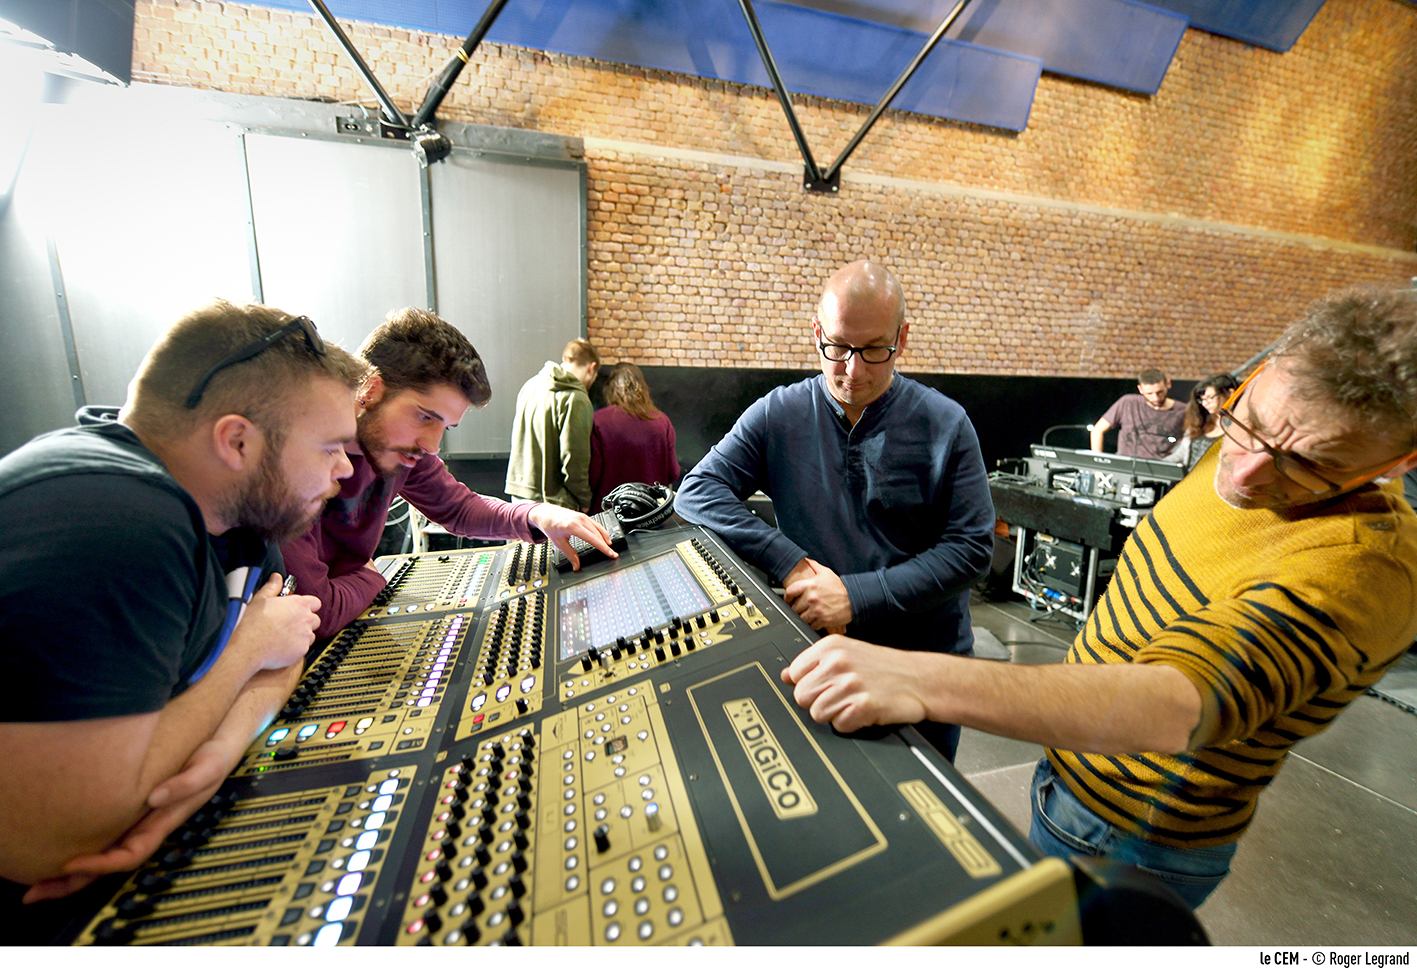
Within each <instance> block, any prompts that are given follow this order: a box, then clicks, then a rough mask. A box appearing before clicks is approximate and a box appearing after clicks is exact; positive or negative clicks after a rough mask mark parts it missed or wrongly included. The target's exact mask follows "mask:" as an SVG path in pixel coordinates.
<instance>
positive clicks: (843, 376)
mask: <svg viewBox="0 0 1417 974" xmlns="http://www.w3.org/2000/svg"><path fill="white" fill-rule="evenodd" d="M811 325H812V341H813V344H814V345H815V346H816V350H817V353H818V356H819V360H820V364H821V375H819V376H814V377H812V378H810V379H807V380H805V381H803V382H798V383H796V384H794V385H790V386H784V387H782V388H779V389H774V390H773V391H772V392H770V393H768V394H767V395H766V396H764V397H763V398H762V399H760V400H758V402H756V403H754V404H753V405H752V406H750V407H749V408H748V410H747V411H746V412H745V413H744V414H743V415H742V417H740V418H739V420H738V422H737V424H735V425H734V427H733V429H732V430H731V431H730V432H729V433H728V435H727V436H725V437H724V438H723V440H722V442H720V443H719V444H718V445H717V446H715V447H714V448H713V450H711V451H710V452H709V455H708V456H706V457H705V458H704V459H703V461H701V462H700V463H699V465H698V466H696V467H695V468H694V469H693V470H692V471H691V472H690V473H689V474H688V476H686V477H685V478H684V483H683V485H682V487H681V488H680V492H679V496H678V498H677V500H676V502H675V510H676V511H677V512H678V513H679V515H680V516H681V517H683V518H685V519H686V520H689V521H693V522H695V523H698V524H702V525H705V526H706V527H709V528H711V529H713V530H714V531H716V532H717V533H718V534H719V535H720V536H722V537H723V539H724V540H725V541H726V542H727V543H728V544H729V545H730V546H731V547H732V548H733V550H734V551H736V552H737V553H738V554H739V555H740V556H741V557H742V558H743V559H744V560H746V561H748V562H751V563H752V564H755V565H757V566H758V567H759V568H762V569H763V570H764V571H766V572H768V573H769V574H771V575H772V576H773V577H775V578H780V579H782V581H783V583H784V585H785V591H784V597H785V598H786V600H787V602H788V603H789V604H790V605H791V606H792V608H793V610H794V611H795V612H796V613H797V614H798V615H799V616H800V617H801V618H802V620H803V621H804V622H806V623H807V624H808V625H809V626H811V627H812V628H814V629H818V630H825V631H827V632H836V633H843V632H844V633H848V634H850V635H852V636H856V637H858V638H861V639H867V640H872V641H877V642H883V643H887V644H888V645H891V646H898V647H901V648H904V649H911V650H927V651H933V653H947V654H961V655H968V654H970V653H971V652H972V650H973V646H974V635H973V630H972V629H971V627H970V618H969V586H970V585H971V584H972V583H973V582H974V581H975V580H976V579H978V578H979V577H980V575H981V574H982V573H983V572H985V571H986V570H987V569H988V567H989V563H990V559H991V557H992V554H993V532H994V506H993V502H992V501H991V500H990V497H989V485H988V478H987V475H986V473H985V470H984V460H983V457H982V456H981V454H980V452H979V441H978V439H977V437H976V436H975V433H974V427H973V426H972V425H971V424H970V422H969V418H968V417H967V416H966V415H965V413H964V410H963V409H962V408H961V407H960V406H959V404H958V403H956V402H954V401H953V400H951V399H948V398H946V397H945V396H943V395H942V394H940V393H938V392H936V391H935V390H933V389H930V388H928V387H927V386H924V385H921V384H920V383H918V382H915V381H913V380H911V379H907V378H906V377H905V376H902V375H900V374H898V373H897V372H896V368H897V366H898V364H899V362H900V358H901V355H902V354H903V353H904V352H905V350H906V343H907V341H908V338H909V334H910V324H909V323H908V322H907V321H906V320H905V297H904V293H903V291H902V289H901V286H900V282H899V281H897V280H896V278H895V275H893V274H892V273H891V272H890V271H889V270H887V269H886V268H885V267H883V266H881V265H879V264H876V263H872V262H870V261H857V262H856V263H854V264H850V265H848V266H846V267H844V268H842V269H841V270H839V271H837V272H836V273H835V274H834V275H832V277H831V278H830V279H829V280H828V281H827V283H826V287H825V289H824V290H823V293H822V298H821V301H820V302H819V304H818V306H817V313H816V315H815V316H814V317H813V318H812V322H811ZM758 490H761V491H764V492H766V493H767V494H768V495H769V496H770V497H772V499H773V509H774V513H775V514H776V518H777V527H776V528H772V527H769V526H768V525H767V524H765V523H764V522H763V521H761V520H759V519H758V518H757V517H755V516H754V515H753V514H752V513H751V512H750V511H749V510H748V508H747V507H746V505H745V504H744V503H743V500H744V498H746V497H748V496H749V495H751V494H752V493H753V492H754V491H758ZM921 730H922V732H923V733H924V734H925V736H926V737H927V738H929V739H930V741H931V743H933V744H934V745H935V746H936V747H937V748H938V749H939V750H940V751H941V752H942V753H943V754H945V756H946V757H949V758H950V759H951V760H953V758H954V753H955V748H956V746H957V743H958V740H959V728H958V727H957V726H941V725H937V724H926V725H924V726H922V727H921Z"/></svg>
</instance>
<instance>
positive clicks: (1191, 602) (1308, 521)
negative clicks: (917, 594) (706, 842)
mask: <svg viewBox="0 0 1417 974" xmlns="http://www.w3.org/2000/svg"><path fill="white" fill-rule="evenodd" d="M1276 348H1277V351H1275V353H1274V354H1273V356H1272V357H1271V358H1270V359H1269V360H1268V361H1267V362H1266V363H1265V365H1264V366H1262V367H1261V368H1260V369H1259V370H1257V371H1256V372H1255V373H1254V374H1253V375H1251V376H1250V378H1249V380H1248V381H1247V382H1246V383H1245V384H1244V385H1243V386H1241V388H1240V389H1238V390H1237V391H1236V393H1235V395H1233V396H1232V397H1231V399H1230V401H1229V402H1228V403H1227V404H1226V408H1225V409H1223V410H1222V413H1221V415H1222V427H1223V428H1224V430H1225V438H1224V440H1223V441H1222V443H1221V448H1220V449H1219V450H1212V451H1210V453H1209V454H1208V455H1207V457H1206V458H1205V459H1204V460H1203V461H1202V462H1201V463H1200V464H1198V465H1197V466H1196V468H1195V470H1193V471H1192V473H1191V474H1190V475H1189V476H1188V477H1187V478H1186V479H1185V480H1184V481H1182V482H1181V483H1180V484H1179V485H1178V486H1177V487H1176V488H1175V489H1173V490H1172V491H1171V492H1170V493H1169V494H1167V495H1166V497H1165V498H1163V500H1162V501H1161V503H1159V504H1158V505H1157V506H1156V509H1155V511H1154V512H1153V514H1152V515H1151V516H1150V517H1149V518H1147V519H1146V520H1145V521H1144V522H1143V523H1142V524H1141V525H1140V526H1139V527H1138V528H1137V529H1136V531H1135V532H1134V533H1133V534H1132V537H1131V538H1130V539H1129V540H1128V541H1127V544H1126V546H1125V548H1124V549H1123V551H1122V555H1121V558H1120V559H1119V561H1118V564H1117V571H1116V574H1115V575H1114V576H1113V578H1112V581H1111V583H1110V584H1109V585H1108V587H1107V591H1106V592H1105V594H1104V595H1103V597H1102V599H1101V601H1100V602H1099V603H1098V605H1097V608H1096V609H1095V611H1094V612H1093V613H1092V615H1091V616H1090V617H1089V618H1088V621H1087V624H1086V626H1085V627H1084V629H1083V631H1082V632H1080V633H1079V634H1078V637H1077V639H1076V640H1075V641H1074V642H1073V645H1072V648H1071V649H1070V650H1069V653H1068V657H1067V660H1066V662H1065V663H1063V664H1059V665H1055V666H1010V665H1001V664H998V663H991V662H989V661H984V660H975V659H966V658H962V657H953V656H941V655H937V654H933V653H929V654H927V653H906V652H900V651H898V650H893V649H885V648H882V647H878V646H873V645H870V644H867V643H862V642H858V641H855V640H849V639H846V638H844V637H835V636H833V637H828V638H826V639H823V640H822V641H820V642H818V643H817V644H815V645H814V646H812V647H810V648H809V649H807V650H806V651H805V652H803V653H802V655H800V656H799V657H798V658H797V659H796V660H794V661H793V663H792V664H791V665H790V666H789V667H787V669H786V670H784V671H783V679H784V680H786V681H787V682H788V683H792V684H795V686H796V690H795V696H796V699H797V702H798V703H799V704H800V705H801V706H804V707H808V708H810V710H811V714H812V717H813V718H815V719H816V720H819V721H822V722H831V723H832V725H833V726H835V727H836V728H837V729H838V730H840V731H852V730H856V729H857V728H860V727H864V726H867V725H870V724H879V723H914V722H917V721H920V720H925V719H929V720H935V721H940V722H942V723H955V724H964V725H967V726H970V727H976V728H979V729H981V730H985V731H989V732H990V733H994V734H1001V735H1005V736H1008V737H1014V738H1018V739H1020V740H1027V741H1033V742H1035V743H1038V744H1042V745H1044V746H1045V747H1046V748H1047V749H1048V750H1047V753H1046V756H1045V757H1044V759H1043V760H1042V761H1041V762H1040V763H1039V767H1038V770H1037V773H1036V774H1035V777H1034V796H1033V808H1034V814H1033V827H1032V831H1031V833H1030V837H1031V838H1032V840H1033V841H1034V843H1035V844H1036V845H1038V846H1039V847H1040V849H1042V850H1043V851H1044V852H1046V853H1049V854H1054V855H1067V854H1069V853H1082V854H1090V855H1106V856H1109V857H1111V858H1114V859H1120V860H1122V861H1127V862H1132V863H1134V864H1136V865H1138V866H1140V867H1142V868H1143V869H1146V870H1147V871H1149V872H1152V873H1153V874H1155V875H1157V876H1159V877H1160V878H1162V879H1164V880H1166V881H1167V882H1168V883H1169V884H1170V885H1171V886H1172V888H1173V889H1175V890H1176V891H1177V892H1178V893H1180V894H1181V895H1182V897H1183V898H1184V899H1186V901H1187V902H1188V903H1190V904H1191V905H1192V906H1193V907H1194V906H1198V905H1200V903H1201V902H1202V901H1203V900H1204V899H1205V898H1206V896H1207V895H1209V893H1210V892H1211V890H1213V889H1214V888H1215V886H1216V885H1218V884H1219V882H1220V881H1221V879H1223V878H1224V877H1225V875H1226V873H1227V872H1228V871H1229V862H1230V857H1231V856H1232V855H1233V853H1234V851H1235V843H1236V840H1237V839H1238V838H1239V836H1240V835H1241V833H1243V832H1244V830H1245V828H1246V826H1247V825H1248V824H1249V822H1250V820H1251V818H1252V817H1253V815H1254V812H1255V806H1256V802H1257V800H1258V798H1259V793H1260V792H1261V791H1262V790H1263V788H1264V786H1265V785H1267V784H1269V782H1270V781H1272V780H1274V776H1275V775H1276V774H1277V773H1278V772H1279V769H1280V767H1282V766H1283V764H1284V759H1285V757H1286V756H1287V755H1288V753H1289V748H1290V747H1291V746H1293V745H1294V744H1295V743H1296V742H1297V741H1299V740H1301V739H1303V738H1305V737H1308V736H1310V735H1312V734H1316V733H1318V732H1319V731H1321V730H1323V729H1324V728H1325V727H1327V726H1328V724H1329V723H1330V722H1331V721H1332V720H1333V719H1334V718H1335V717H1336V716H1337V715H1338V713H1339V712H1340V711H1341V710H1342V709H1343V707H1344V706H1346V705H1347V704H1348V702H1349V701H1350V700H1352V699H1353V698H1354V697H1356V696H1358V695H1360V694H1361V693H1362V692H1363V691H1364V690H1365V689H1367V688H1368V687H1370V686H1372V685H1373V684H1374V683H1375V682H1377V680H1378V679H1379V678H1380V677H1381V676H1382V674H1383V672H1384V671H1385V670H1386V668H1387V667H1388V666H1389V665H1390V664H1391V663H1392V662H1393V661H1395V660H1396V659H1397V658H1398V657H1399V656H1401V655H1402V653H1403V651H1404V650H1405V649H1406V648H1407V647H1408V646H1409V645H1411V644H1412V641H1413V636H1414V634H1417V516H1414V514H1413V510H1412V508H1411V507H1409V506H1408V504H1407V502H1406V501H1405V500H1404V499H1403V497H1402V491H1401V484H1400V483H1387V484H1380V483H1376V482H1375V481H1377V480H1379V478H1382V479H1384V480H1386V479H1388V478H1400V477H1401V475H1402V474H1404V473H1406V472H1407V471H1409V470H1412V469H1414V468H1417V418H1414V417H1417V298H1414V296H1413V295H1412V294H1411V293H1410V292H1405V293H1404V292H1399V293H1391V292H1385V291H1378V290H1372V289H1369V290H1362V291H1349V292H1344V293H1342V294H1339V295H1335V296H1332V297H1330V298H1329V299H1327V300H1325V301H1323V302H1320V303H1318V304H1316V305H1314V306H1313V307H1312V308H1310V309H1309V311H1308V312H1307V313H1306V315H1305V317H1304V318H1302V319H1301V320H1300V321H1298V322H1296V323H1295V324H1293V325H1292V326H1290V328H1289V329H1288V330H1286V332H1285V333H1284V336H1283V337H1282V338H1281V341H1280V343H1279V344H1278V345H1277V346H1276ZM1079 664H1081V665H1079ZM1096 664H1102V665H1096Z"/></svg>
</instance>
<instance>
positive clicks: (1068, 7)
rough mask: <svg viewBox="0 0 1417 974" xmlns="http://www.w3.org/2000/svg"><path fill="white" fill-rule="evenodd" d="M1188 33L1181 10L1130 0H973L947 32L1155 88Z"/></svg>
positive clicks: (1056, 66) (1145, 89)
mask: <svg viewBox="0 0 1417 974" xmlns="http://www.w3.org/2000/svg"><path fill="white" fill-rule="evenodd" d="M1185 33H1186V18H1185V17H1183V16H1180V15H1178V14H1174V13H1172V12H1170V11H1168V10H1158V9H1157V8H1156V7H1152V6H1148V5H1146V4H1142V3H1136V2H1134V0H974V2H973V3H971V4H970V5H969V6H968V7H966V8H965V11H964V13H963V14H961V15H960V18H959V20H958V21H957V22H956V23H955V24H954V26H952V27H951V28H950V29H949V31H948V32H947V34H946V36H947V37H953V38H956V39H958V40H962V41H971V42H973V43H975V44H980V45H982V46H984V47H991V48H997V49H998V50H1001V51H1013V52H1014V53H1016V54H1027V55H1030V56H1032V57H1036V58H1038V59H1040V60H1041V61H1042V62H1043V68H1044V70H1046V71H1054V72H1057V73H1058V74H1065V75H1068V76H1069V77H1072V78H1081V79H1083V80H1084V81H1096V82H1098V83H1099V84H1104V85H1112V86H1113V87H1116V88H1125V89H1127V90H1128V91H1139V92H1141V93H1143V94H1147V95H1154V94H1155V93H1156V92H1157V90H1158V89H1159V88H1160V87H1161V80H1162V79H1163V78H1164V77H1166V69H1167V68H1168V67H1170V65H1171V58H1172V57H1174V56H1175V54H1176V48H1177V47H1179V46H1180V44H1181V37H1182V36H1183V35H1184V34H1185Z"/></svg>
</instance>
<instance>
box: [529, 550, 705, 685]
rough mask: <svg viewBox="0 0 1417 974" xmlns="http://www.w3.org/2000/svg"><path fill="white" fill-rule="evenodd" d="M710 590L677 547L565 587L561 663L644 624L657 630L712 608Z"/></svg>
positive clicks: (561, 606)
mask: <svg viewBox="0 0 1417 974" xmlns="http://www.w3.org/2000/svg"><path fill="white" fill-rule="evenodd" d="M712 606H713V603H712V602H711V601H710V600H709V597H708V593H707V592H705V591H704V588H703V586H702V585H700V584H699V580H698V579H696V578H695V577H694V573H693V572H692V571H691V570H690V569H689V566H688V565H687V564H685V563H684V559H683V558H681V557H680V556H679V553H678V552H677V551H669V552H666V553H665V554H662V555H656V556H655V557H653V558H650V559H648V560H646V561H642V562H640V563H639V564H637V565H627V566H626V567H624V568H621V569H619V570H618V571H614V572H611V573H610V574H608V575H601V576H600V577H598V578H593V579H591V580H589V581H586V582H581V583H580V584H578V585H571V586H568V587H566V588H563V589H561V593H560V595H559V597H558V600H557V618H558V619H559V620H560V625H561V646H560V654H559V655H560V659H561V661H562V662H564V661H566V660H568V659H570V658H571V657H573V656H577V655H579V654H581V653H584V652H585V651H586V650H588V649H591V648H592V647H597V646H608V645H610V644H612V643H614V642H615V640H616V639H618V638H619V637H621V636H625V637H627V638H628V637H632V636H636V635H638V634H640V633H642V632H644V629H645V627H646V626H650V627H652V628H658V627H659V626H663V625H665V624H666V623H668V622H669V620H670V619H672V618H674V617H675V616H678V617H679V618H681V619H683V618H686V617H687V616H692V615H697V614H698V613H700V612H704V611H707V610H708V609H710V608H712Z"/></svg>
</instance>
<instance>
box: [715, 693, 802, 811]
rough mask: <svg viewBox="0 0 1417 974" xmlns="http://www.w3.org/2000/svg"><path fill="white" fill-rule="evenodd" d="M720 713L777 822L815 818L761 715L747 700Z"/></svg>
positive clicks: (794, 771) (726, 706) (733, 703)
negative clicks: (735, 736) (734, 737)
mask: <svg viewBox="0 0 1417 974" xmlns="http://www.w3.org/2000/svg"><path fill="white" fill-rule="evenodd" d="M723 710H724V713H726V714H728V720H729V721H730V722H731V723H732V724H733V729H734V730H735V731H737V732H738V743H739V744H741V745H743V753H745V754H747V755H748V764H749V765H751V766H752V768H753V772H754V773H755V774H757V776H758V784H759V785H761V786H762V789H763V793H764V794H765V795H767V796H768V804H769V805H771V806H772V810H773V814H774V815H776V816H777V817H778V818H802V817H803V816H806V815H815V814H817V803H816V801H815V800H814V799H813V798H812V795H811V793H810V792H809V791H807V788H806V786H805V785H803V784H802V779H801V778H799V777H798V775H797V769H796V768H794V767H793V766H792V762H791V761H790V760H788V757H787V754H786V753H785V752H784V751H783V749H782V745H780V744H779V743H778V742H777V738H776V737H774V736H773V733H772V731H771V730H770V729H769V728H768V725H767V723H766V722H765V721H764V720H763V715H762V714H760V713H759V712H758V707H757V705H756V704H755V703H753V701H752V700H751V699H750V698H744V699H742V700H730V701H728V702H727V703H725V704H724V705H723Z"/></svg>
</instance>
